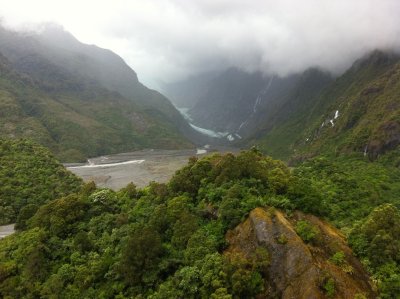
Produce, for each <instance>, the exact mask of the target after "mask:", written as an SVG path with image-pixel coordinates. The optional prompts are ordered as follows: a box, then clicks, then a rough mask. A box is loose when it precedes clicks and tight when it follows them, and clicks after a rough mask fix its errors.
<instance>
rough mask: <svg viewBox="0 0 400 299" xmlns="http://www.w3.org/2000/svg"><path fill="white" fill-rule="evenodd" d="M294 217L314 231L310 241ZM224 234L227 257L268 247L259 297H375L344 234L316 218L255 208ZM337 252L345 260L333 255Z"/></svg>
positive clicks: (366, 276)
mask: <svg viewBox="0 0 400 299" xmlns="http://www.w3.org/2000/svg"><path fill="white" fill-rule="evenodd" d="M298 221H303V223H304V221H307V223H308V224H309V225H310V226H311V227H313V229H314V231H315V232H317V233H316V235H315V237H314V238H313V240H312V241H311V242H310V243H305V242H304V241H303V240H302V239H301V237H300V236H299V234H298V233H297V232H296V229H295V227H296V223H297V222H298ZM226 238H227V241H228V243H229V247H228V248H227V250H226V251H225V254H227V255H228V254H232V253H234V254H240V255H242V256H243V257H245V258H249V257H250V256H251V255H252V254H253V253H254V251H255V250H256V249H257V248H258V247H264V248H266V249H267V250H268V252H269V256H270V263H269V266H268V268H267V269H265V273H267V275H266V277H265V292H264V293H263V294H260V296H259V298H296V299H298V298H304V299H312V298H316V299H317V298H351V299H353V298H355V296H356V295H358V296H361V295H363V296H365V298H375V297H376V294H375V292H374V290H373V285H372V284H371V282H370V280H369V276H368V274H367V273H366V272H365V270H364V269H363V267H362V265H361V264H360V262H359V261H358V260H357V259H356V258H355V257H354V256H353V255H352V251H351V249H350V248H349V247H348V246H347V245H346V241H345V238H344V236H343V235H342V234H341V233H340V232H339V231H338V230H336V229H335V228H333V227H331V226H330V225H328V224H327V223H325V222H323V221H321V220H319V219H318V218H317V217H313V216H310V215H305V214H303V213H300V212H295V213H294V214H293V215H292V216H291V217H290V218H288V217H287V216H286V215H284V214H283V213H282V212H280V211H277V210H275V209H272V208H270V209H263V208H256V209H254V210H253V211H252V212H251V213H250V215H249V217H248V219H247V220H246V221H244V222H243V223H241V224H240V225H238V226H237V227H236V228H235V229H233V230H231V231H229V232H228V233H227V236H226ZM335 253H340V254H341V255H342V256H343V259H342V260H340V261H336V260H334V259H332V257H333V256H334V255H335ZM360 298H363V297H360Z"/></svg>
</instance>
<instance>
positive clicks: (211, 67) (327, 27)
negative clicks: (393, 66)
mask: <svg viewBox="0 0 400 299" xmlns="http://www.w3.org/2000/svg"><path fill="white" fill-rule="evenodd" d="M1 5H2V12H1V15H2V16H3V22H4V23H5V24H6V25H7V26H9V27H13V28H16V27H18V28H27V27H28V28H33V27H34V26H33V25H32V23H38V22H49V21H50V22H56V23H60V24H62V26H64V27H65V28H66V30H67V31H69V32H71V33H72V34H73V35H74V36H77V38H78V39H79V40H81V41H83V42H85V43H88V44H97V45H101V46H102V47H105V48H109V49H112V50H113V51H115V52H116V53H118V54H119V55H121V56H122V57H123V58H124V60H125V61H127V63H128V64H129V65H130V66H131V67H132V68H133V69H134V70H135V71H137V72H138V74H139V77H140V79H141V81H142V82H144V83H145V84H146V85H149V84H150V86H152V87H156V86H157V85H159V82H168V83H172V82H176V81H179V80H183V79H185V78H187V77H189V76H190V75H197V74H201V73H204V72H215V71H217V72H220V71H224V70H226V69H228V68H230V67H235V68H238V69H241V70H245V71H248V72H256V71H260V72H262V73H264V74H266V75H274V74H275V75H279V76H286V75H289V74H293V73H301V72H303V71H305V70H306V69H308V68H310V67H318V68H321V69H324V70H327V71H330V72H333V73H335V74H340V73H342V72H344V71H345V70H346V69H348V68H349V67H350V66H351V64H352V63H353V61H354V60H356V59H357V58H359V57H361V56H363V55H364V54H366V53H368V52H370V51H372V50H374V49H384V50H385V49H397V50H398V49H399V48H400V38H399V36H400V29H399V28H400V20H399V18H398V15H399V11H400V3H399V2H398V1H396V0H383V1H382V0H368V1H358V0H357V1H345V0H339V1H316V0H305V1H289V0H284V1H274V0H268V1H264V0H256V1H251V3H247V2H246V3H244V2H243V1H238V0H235V1H228V0H219V1H203V0H195V1H190V2H188V1H182V0H167V1H146V3H143V1H140V0H134V1H129V3H123V4H122V3H118V4H114V3H110V2H108V1H92V0H89V1H85V3H81V2H80V1H70V2H65V3H64V2H60V3H57V4H54V3H53V2H52V1H49V0H40V1H36V2H35V3H29V2H26V1H22V0H17V1H2V3H1ZM20 7H24V12H22V11H21V9H20ZM77 7H79V9H76V8H77ZM88 16H90V22H88V21H87V20H88ZM27 24H29V25H27Z"/></svg>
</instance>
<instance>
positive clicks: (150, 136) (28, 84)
mask: <svg viewBox="0 0 400 299" xmlns="http://www.w3.org/2000/svg"><path fill="white" fill-rule="evenodd" d="M64 34H66V33H64ZM70 38H71V39H73V38H72V37H70ZM0 40H1V45H0V52H1V51H3V54H4V55H5V56H6V57H5V56H1V57H0V61H1V62H0V71H1V78H0V97H1V101H0V108H1V112H0V113H2V118H1V120H0V122H1V125H0V134H1V135H2V136H11V137H13V136H15V137H20V136H22V137H28V138H32V139H34V140H36V141H38V142H39V143H41V144H43V145H45V146H47V147H49V148H50V149H51V150H52V151H53V152H54V153H55V154H56V155H57V157H58V158H59V159H61V160H62V161H73V162H76V161H81V160H85V159H86V158H87V157H88V156H96V155H101V154H105V153H115V152H121V151H128V150H135V149H139V148H152V147H156V148H179V147H190V146H191V144H190V142H189V141H188V140H187V139H186V138H185V137H184V136H183V135H182V134H181V133H180V130H183V129H185V128H186V127H188V125H187V124H186V123H185V122H184V120H183V118H182V117H181V116H180V115H179V113H178V112H177V111H176V110H175V109H174V108H173V106H172V104H170V103H169V102H168V100H167V99H166V98H164V97H162V96H161V95H159V94H158V93H157V92H155V91H151V90H148V89H147V88H145V87H144V86H143V85H141V84H140V83H139V81H138V80H137V77H136V74H135V73H134V72H133V71H132V70H131V69H130V68H129V67H128V66H127V65H126V64H125V63H124V62H123V61H122V59H121V58H120V57H118V56H117V55H115V54H113V53H112V52H110V51H106V50H103V49H99V48H97V47H89V46H86V45H83V44H81V43H79V42H78V41H76V40H75V39H73V40H72V41H70V44H69V46H70V47H71V46H72V45H75V47H76V49H75V51H72V49H69V50H68V49H66V48H65V47H64V48H62V47H61V44H60V45H59V47H56V46H55V45H54V44H53V45H52V46H49V45H47V44H46V43H45V42H43V41H41V40H40V38H39V37H38V36H36V35H34V34H33V35H32V34H25V35H24V34H22V33H16V32H10V31H6V30H4V29H0ZM47 43H49V42H48V41H47ZM66 45H68V43H67V44H66ZM88 49H89V50H90V49H91V51H88ZM84 50H85V51H84ZM71 51H72V52H71ZM79 51H83V52H82V53H81V52H79ZM92 52H93V55H95V56H96V55H97V54H98V53H103V54H104V55H105V57H103V58H104V61H107V62H108V64H107V63H105V62H103V63H101V61H102V59H101V57H97V56H98V55H97V56H96V57H97V58H96V57H95V58H92V57H91V56H90V54H91V53H92ZM96 53H97V54H96ZM100 56H101V55H100ZM77 57H80V59H81V60H83V61H80V67H81V69H80V70H79V69H78V68H77V66H78V65H79V63H78V62H77V61H75V60H76V59H77ZM107 57H108V58H107ZM110 57H111V58H110ZM106 58H107V59H106ZM74 59H75V60H74ZM72 61H74V62H73V63H72ZM109 64H110V65H114V66H113V67H111V66H110V65H109ZM118 65H119V67H118ZM108 66H109V67H110V70H109V71H110V73H111V74H110V75H108V76H111V77H113V81H112V82H114V83H113V84H114V85H115V84H117V83H116V82H117V81H115V80H117V79H118V78H119V77H121V76H122V77H124V74H125V75H126V78H125V77H124V80H122V81H121V84H123V85H124V86H125V85H129V84H128V81H129V80H131V83H132V84H131V88H132V90H134V91H135V92H136V95H135V96H133V95H132V96H129V94H126V95H125V96H124V93H123V92H122V91H121V92H120V91H119V90H118V89H117V88H116V87H115V86H114V85H113V86H114V87H115V88H114V89H111V87H110V86H108V85H107V84H104V82H103V81H104V80H105V79H104V78H108V77H107V76H106V75H104V73H107V72H108V70H107V69H106V67H108ZM83 70H86V72H84V71H83ZM89 70H90V71H89ZM94 74H99V76H100V74H103V75H102V78H103V79H104V80H100V79H101V78H96V77H95V76H94ZM110 80H111V79H110ZM107 88H110V89H107ZM144 103H146V104H144ZM167 106H168V107H170V108H168V107H167Z"/></svg>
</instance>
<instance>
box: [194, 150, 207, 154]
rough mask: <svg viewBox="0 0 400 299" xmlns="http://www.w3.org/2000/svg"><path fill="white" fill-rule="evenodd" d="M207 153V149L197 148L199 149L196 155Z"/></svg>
mask: <svg viewBox="0 0 400 299" xmlns="http://www.w3.org/2000/svg"><path fill="white" fill-rule="evenodd" d="M206 153H207V150H205V149H197V151H196V155H202V154H206Z"/></svg>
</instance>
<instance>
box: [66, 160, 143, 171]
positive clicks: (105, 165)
mask: <svg viewBox="0 0 400 299" xmlns="http://www.w3.org/2000/svg"><path fill="white" fill-rule="evenodd" d="M144 161H145V160H130V161H125V162H118V163H108V164H97V165H96V164H94V163H93V162H92V161H90V160H88V162H89V165H82V166H71V167H67V168H68V169H79V168H104V167H113V166H120V165H127V164H141V163H143V162H144Z"/></svg>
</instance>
